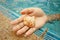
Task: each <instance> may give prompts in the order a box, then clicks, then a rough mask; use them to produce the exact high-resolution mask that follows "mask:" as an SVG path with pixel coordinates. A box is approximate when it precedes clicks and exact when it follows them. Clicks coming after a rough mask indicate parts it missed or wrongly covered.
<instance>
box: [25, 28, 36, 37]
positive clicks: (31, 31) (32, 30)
mask: <svg viewBox="0 0 60 40" xmlns="http://www.w3.org/2000/svg"><path fill="white" fill-rule="evenodd" d="M36 30H37V29H36V28H30V29H29V30H28V31H27V32H26V34H25V35H24V36H25V37H26V36H29V35H31V34H32V33H33V32H35V31H36Z"/></svg>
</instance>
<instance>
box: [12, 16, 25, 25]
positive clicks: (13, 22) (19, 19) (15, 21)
mask: <svg viewBox="0 0 60 40" xmlns="http://www.w3.org/2000/svg"><path fill="white" fill-rule="evenodd" d="M24 16H25V15H22V16H21V17H20V18H18V19H16V20H14V21H12V22H11V24H13V25H14V24H17V23H19V22H22V21H23V18H24Z"/></svg>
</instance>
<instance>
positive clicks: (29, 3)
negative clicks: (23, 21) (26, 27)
mask: <svg viewBox="0 0 60 40" xmlns="http://www.w3.org/2000/svg"><path fill="white" fill-rule="evenodd" d="M28 7H39V8H42V9H43V10H44V12H45V13H46V14H47V15H48V14H56V13H60V0H0V10H1V12H3V14H4V15H5V16H7V17H8V18H10V19H12V20H14V19H16V18H18V17H19V16H21V14H20V11H21V10H22V9H24V8H28ZM15 15H16V16H15ZM12 16H13V18H12ZM45 28H48V29H49V32H51V33H52V34H54V35H57V36H59V37H60V31H59V30H60V21H53V22H51V23H46V24H45V25H44V26H43V28H42V29H45ZM39 31H40V30H37V31H36V32H35V34H37V32H39ZM40 34H41V33H40V32H39V33H38V34H37V35H40Z"/></svg>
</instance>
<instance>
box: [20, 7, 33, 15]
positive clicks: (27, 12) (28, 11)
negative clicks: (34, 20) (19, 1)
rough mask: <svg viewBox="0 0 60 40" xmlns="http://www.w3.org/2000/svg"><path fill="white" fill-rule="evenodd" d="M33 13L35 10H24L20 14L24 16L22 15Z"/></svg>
mask: <svg viewBox="0 0 60 40" xmlns="http://www.w3.org/2000/svg"><path fill="white" fill-rule="evenodd" d="M32 12H33V10H32V9H28V8H27V9H24V10H22V11H21V12H20V13H21V14H22V15H24V14H31V13H32Z"/></svg>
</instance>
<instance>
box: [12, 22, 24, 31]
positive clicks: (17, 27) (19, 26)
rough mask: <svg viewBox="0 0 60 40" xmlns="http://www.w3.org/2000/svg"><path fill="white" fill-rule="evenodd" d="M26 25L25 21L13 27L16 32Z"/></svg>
mask: <svg viewBox="0 0 60 40" xmlns="http://www.w3.org/2000/svg"><path fill="white" fill-rule="evenodd" d="M23 26H24V24H23V22H22V23H20V24H18V25H17V26H15V27H13V31H14V32H16V31H17V30H19V29H21V28H22V27H23Z"/></svg>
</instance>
